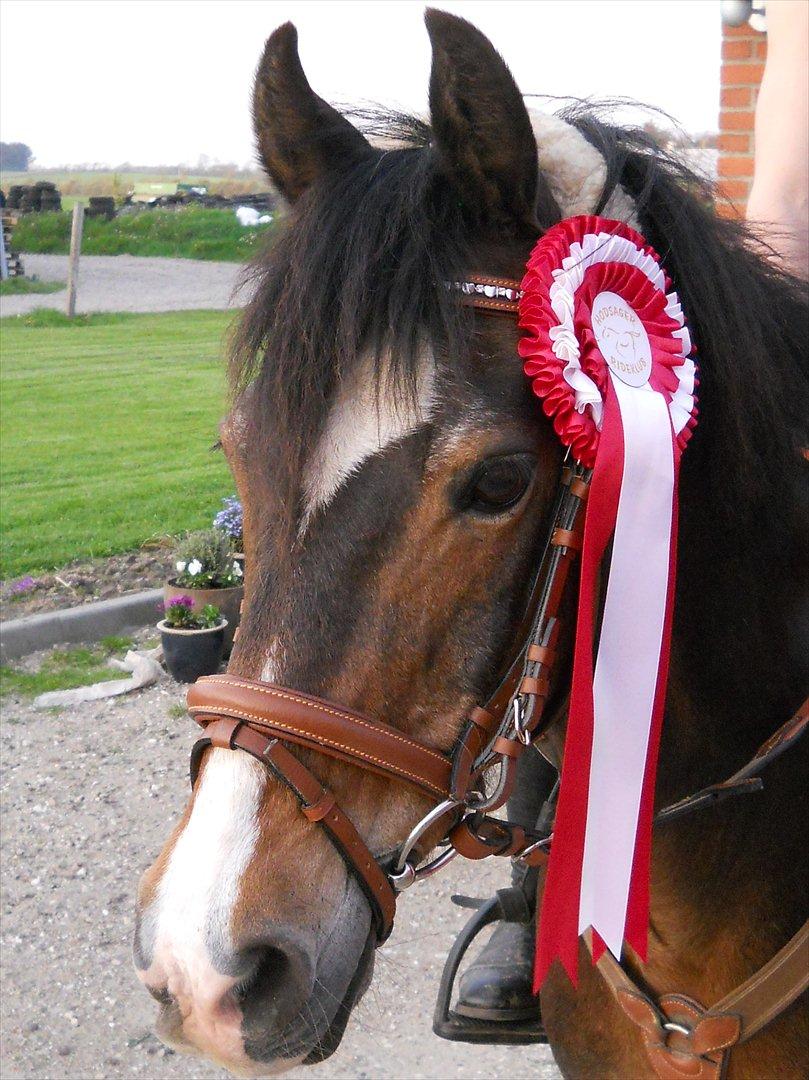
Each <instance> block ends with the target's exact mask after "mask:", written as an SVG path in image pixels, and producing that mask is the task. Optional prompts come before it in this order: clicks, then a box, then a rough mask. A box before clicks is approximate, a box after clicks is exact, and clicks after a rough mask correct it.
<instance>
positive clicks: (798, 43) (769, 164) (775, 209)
mask: <svg viewBox="0 0 809 1080" xmlns="http://www.w3.org/2000/svg"><path fill="white" fill-rule="evenodd" d="M766 17H767V42H768V45H767V66H766V68H765V71H764V78H763V80H762V83H761V90H760V93H759V97H758V105H757V106H756V146H755V155H756V164H755V177H754V181H753V189H752V191H751V193H750V200H749V202H748V204H747V218H748V220H750V221H757V222H761V223H762V224H764V225H765V226H766V227H767V231H766V233H765V236H766V238H767V240H768V242H769V243H770V244H771V245H772V247H773V248H775V250H776V251H777V252H778V253H779V254H780V255H781V256H782V257H783V259H784V261H785V263H786V264H787V266H788V267H789V269H791V270H792V271H793V273H797V274H800V275H801V276H802V277H809V0H768V3H767V7H766Z"/></svg>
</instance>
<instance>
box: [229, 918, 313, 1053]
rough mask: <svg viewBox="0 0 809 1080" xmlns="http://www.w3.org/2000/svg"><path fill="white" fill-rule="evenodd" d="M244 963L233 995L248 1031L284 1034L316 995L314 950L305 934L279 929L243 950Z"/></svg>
mask: <svg viewBox="0 0 809 1080" xmlns="http://www.w3.org/2000/svg"><path fill="white" fill-rule="evenodd" d="M240 964H241V971H240V973H238V974H237V976H236V977H237V979H238V982H237V984H236V985H235V987H234V989H233V994H234V997H235V999H236V1001H237V1002H238V1004H239V1006H240V1008H241V1010H242V1014H243V1017H244V1025H243V1026H244V1029H245V1031H247V1030H249V1029H252V1030H253V1031H255V1030H256V1029H257V1028H260V1029H261V1030H262V1031H263V1032H281V1031H283V1030H284V1028H286V1027H287V1026H288V1025H289V1024H291V1023H292V1022H293V1021H294V1020H295V1018H296V1017H297V1016H298V1015H299V1014H300V1012H301V1010H302V1009H303V1007H304V1005H305V1004H306V1002H307V1001H308V1000H309V998H310V997H311V995H312V991H313V989H314V984H315V959H314V956H313V949H312V948H311V947H310V946H309V945H308V943H307V942H306V941H305V940H304V939H303V938H302V937H301V935H299V934H297V933H295V932H291V931H287V930H283V929H281V928H278V927H275V928H272V929H271V930H269V932H267V933H265V934H264V935H263V936H262V939H261V941H260V942H259V943H258V944H256V945H251V946H250V947H249V948H247V949H244V950H242V952H241V956H240Z"/></svg>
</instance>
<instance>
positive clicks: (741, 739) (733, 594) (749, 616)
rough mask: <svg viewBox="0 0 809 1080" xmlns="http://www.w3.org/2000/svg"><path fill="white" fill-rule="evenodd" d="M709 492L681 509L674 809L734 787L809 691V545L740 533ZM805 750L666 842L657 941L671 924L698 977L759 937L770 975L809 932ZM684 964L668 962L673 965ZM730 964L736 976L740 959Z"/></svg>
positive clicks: (669, 783)
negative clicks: (771, 963)
mask: <svg viewBox="0 0 809 1080" xmlns="http://www.w3.org/2000/svg"><path fill="white" fill-rule="evenodd" d="M696 472H697V473H698V472H699V470H696ZM699 483H700V481H697V482H696V483H695V484H694V485H692V486H691V488H690V489H689V487H688V485H687V484H686V485H684V487H683V491H682V495H681V500H680V501H681V507H682V510H683V513H682V520H681V528H680V545H679V551H680V558H679V559H678V574H679V580H678V589H677V607H676V616H675V632H674V640H673V646H672V667H671V675H670V682H669V697H668V707H667V714H666V719H665V725H664V733H663V739H662V744H661V752H660V761H659V770H658V801H659V804H660V805H665V804H667V803H668V802H670V801H672V800H673V799H676V798H679V797H681V796H683V795H686V794H688V793H691V792H694V791H696V790H699V789H700V788H701V787H703V786H706V785H708V784H711V783H716V782H718V781H721V780H724V779H726V778H727V777H728V776H730V775H731V774H732V773H733V772H735V771H736V770H737V769H738V768H740V767H741V766H742V765H743V764H745V763H746V762H747V761H748V760H749V759H750V758H751V757H752V756H753V754H754V753H755V751H756V749H757V748H758V747H759V746H760V745H761V743H762V742H764V740H765V739H766V738H768V737H769V736H770V735H771V734H772V733H773V732H774V731H775V730H776V729H777V728H778V727H779V726H780V725H781V724H782V723H784V722H785V721H786V720H788V719H789V717H790V716H791V715H793V714H794V713H795V711H796V710H797V708H798V707H799V706H800V704H801V703H802V701H803V698H804V697H805V695H806V692H807V687H809V649H807V647H806V642H805V641H804V642H802V643H801V642H800V641H798V640H797V638H798V636H799V635H798V631H797V630H796V627H800V626H806V623H807V620H806V614H807V610H809V574H807V565H806V557H805V555H804V556H803V564H802V565H801V564H800V560H799V559H798V560H797V561H796V558H795V553H796V552H800V551H801V550H802V546H803V545H802V543H801V540H800V536H799V535H797V533H796V535H789V529H788V530H787V532H786V533H785V534H784V535H783V536H781V537H778V538H777V542H776V543H773V542H772V541H774V540H776V538H774V537H769V538H768V535H767V533H768V528H769V526H767V524H766V522H764V521H761V520H753V519H752V517H751V518H750V520H745V517H746V515H745V513H744V510H743V508H738V507H737V508H735V511H734V510H732V509H731V511H729V513H733V512H739V511H741V513H740V514H739V517H740V520H739V521H737V523H736V527H735V529H731V527H730V525H731V523H730V521H729V520H725V521H723V520H722V518H723V517H725V518H726V517H727V514H726V513H724V512H723V511H722V510H721V508H720V507H718V506H717V504H716V502H715V501H714V500H712V499H711V498H710V497H707V498H706V497H705V496H706V492H705V491H700V490H699ZM689 502H690V505H689ZM753 509H754V508H750V513H751V515H752V511H753ZM790 516H791V515H789V514H785V515H783V517H782V518H781V520H787V519H789V518H790ZM792 517H793V521H794V515H792ZM799 526H800V522H797V521H794V528H795V529H797V528H798V527H799ZM804 527H805V526H804ZM804 535H805V534H804ZM768 539H769V540H770V541H771V542H770V543H769V545H768V543H767V541H768ZM805 741H806V742H807V744H808V745H807V746H803V745H800V744H799V745H798V746H797V747H796V748H793V749H791V750H789V751H788V752H787V753H786V754H785V755H784V756H783V757H782V758H781V759H779V760H778V761H777V762H775V763H774V764H772V765H770V766H769V767H768V768H767V769H766V770H765V772H764V773H763V774H762V779H763V780H764V789H763V791H761V792H759V793H756V794H749V795H744V796H739V797H736V798H731V799H729V800H727V801H726V802H725V803H723V804H721V805H719V806H714V807H711V808H709V809H706V810H702V811H700V812H699V813H696V814H694V816H693V817H691V818H685V819H683V820H682V821H681V822H679V823H676V824H675V823H672V824H665V825H661V826H659V828H658V829H657V830H656V833H655V845H654V866H653V874H652V883H653V888H652V919H651V925H652V928H653V935H654V928H655V925H656V924H657V926H658V928H659V929H660V928H663V929H661V937H667V938H668V939H669V941H670V942H673V941H677V942H679V944H680V948H679V952H678V956H679V960H678V963H679V962H682V963H683V964H684V965H685V966H686V969H687V968H688V965H689V964H692V965H694V968H695V969H696V967H697V966H698V965H699V964H701V963H703V962H704V956H705V954H706V953H707V954H710V952H711V950H712V949H714V950H716V949H717V948H718V946H717V942H722V943H724V946H725V948H727V947H728V945H729V942H730V941H731V939H732V938H733V937H734V935H736V941H737V943H738V942H740V941H741V940H747V939H748V938H749V935H750V934H752V935H753V937H754V938H756V941H757V945H756V946H755V947H754V949H755V948H756V947H758V948H760V950H761V958H760V959H761V962H762V963H763V962H764V961H766V959H768V955H772V952H774V951H775V950H776V949H777V948H779V947H780V945H782V944H783V943H784V940H785V935H786V937H788V936H790V935H791V934H792V933H794V932H795V931H796V930H797V928H798V926H799V925H800V923H801V922H802V921H803V919H804V917H805V912H804V911H803V909H802V905H803V892H804V889H803V882H802V880H801V877H802V871H801V869H800V868H801V867H802V866H803V865H804V861H803V859H804V857H803V843H804V841H803V837H804V836H805V824H806V823H805V822H804V821H802V820H801V817H802V815H801V813H800V807H801V805H802V793H803V787H802V785H803V783H804V781H803V780H802V769H803V767H805V763H806V753H807V751H808V750H809V739H807V740H805ZM756 926H758V927H759V929H754V927H756ZM763 927H766V928H767V929H766V930H764V929H761V928H763ZM719 951H720V953H722V952H723V951H724V950H723V949H721V948H720V949H719ZM673 952H677V950H671V949H667V950H664V951H663V952H661V954H660V955H661V956H662V955H663V954H664V953H665V956H666V957H667V958H668V959H667V960H666V963H668V960H670V957H671V955H672V953H673ZM724 962H725V963H726V968H727V970H732V968H733V964H732V963H730V962H728V960H727V956H726V955H725V956H724ZM741 977H744V974H743V973H742V976H741Z"/></svg>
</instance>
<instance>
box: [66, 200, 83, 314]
mask: <svg viewBox="0 0 809 1080" xmlns="http://www.w3.org/2000/svg"><path fill="white" fill-rule="evenodd" d="M83 228H84V203H82V202H76V204H75V205H74V207H73V227H72V228H71V230H70V262H69V264H68V270H67V317H68V318H69V319H72V318H73V316H74V315H75V314H76V289H77V287H78V284H79V255H80V254H81V234H82V230H83Z"/></svg>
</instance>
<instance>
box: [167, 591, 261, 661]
mask: <svg viewBox="0 0 809 1080" xmlns="http://www.w3.org/2000/svg"><path fill="white" fill-rule="evenodd" d="M175 596H190V597H191V599H192V600H193V601H194V607H193V610H194V611H202V609H203V608H204V607H205V605H206V604H213V605H214V606H215V607H218V608H219V610H220V611H221V613H222V616H223V618H225V619H226V620H227V628H226V629H225V646H224V652H223V654H222V655H223V656H224V657H225V659H227V658H228V657H229V656H230V650H231V649H232V648H233V635H234V634H235V633H236V627H237V626H238V625H239V616H240V610H239V609H240V608H241V605H242V600H243V599H244V586H243V585H233V586H231V587H230V588H227V589H187V588H186V587H185V585H178V584H177V582H176V581H174V580H173V579H172V580H170V581H169V582H168V584H167V585H164V586H163V599H164V600H165V602H166V603H168V602H169V601H170V600H172V599H174V597H175Z"/></svg>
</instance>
